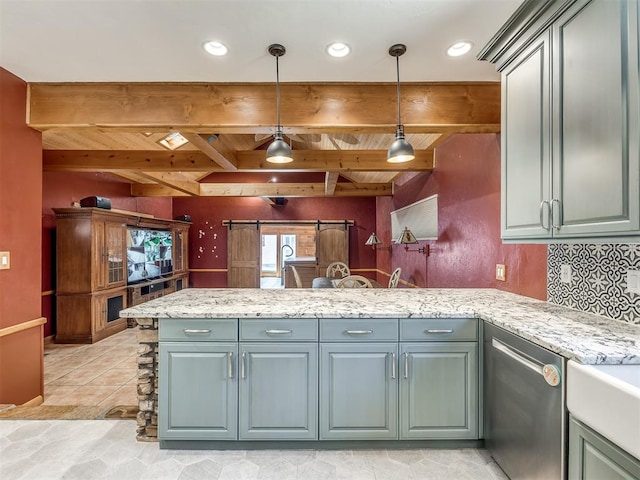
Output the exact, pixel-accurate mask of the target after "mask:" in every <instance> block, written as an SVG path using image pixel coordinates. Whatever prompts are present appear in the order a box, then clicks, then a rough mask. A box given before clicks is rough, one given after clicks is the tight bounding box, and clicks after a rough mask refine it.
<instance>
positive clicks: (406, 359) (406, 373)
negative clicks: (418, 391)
mask: <svg viewBox="0 0 640 480" xmlns="http://www.w3.org/2000/svg"><path fill="white" fill-rule="evenodd" d="M403 355H404V378H409V354H408V353H407V352H405V353H403Z"/></svg>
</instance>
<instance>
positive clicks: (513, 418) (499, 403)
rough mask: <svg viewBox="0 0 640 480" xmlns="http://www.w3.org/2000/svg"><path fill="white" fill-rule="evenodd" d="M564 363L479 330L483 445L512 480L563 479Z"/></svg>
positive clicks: (489, 329) (490, 329) (512, 338)
mask: <svg viewBox="0 0 640 480" xmlns="http://www.w3.org/2000/svg"><path fill="white" fill-rule="evenodd" d="M565 366H566V361H565V359H564V358H563V357H561V356H559V355H556V354H554V353H552V352H550V351H548V350H545V349H544V348H542V347H539V346H537V345H534V344H533V343H531V342H529V341H527V340H524V339H522V338H520V337H518V336H516V335H513V334H511V333H509V332H507V331H505V330H503V329H501V328H499V327H496V326H494V325H491V324H488V323H485V325H484V397H485V398H484V402H485V403H484V405H485V430H484V432H485V446H486V448H487V450H489V452H490V453H491V456H492V457H493V458H494V460H495V461H496V462H497V463H498V465H500V467H501V468H502V470H503V471H504V472H505V473H506V474H507V475H508V476H509V478H510V479H511V480H556V479H557V480H564V479H566V478H567V473H566V465H565V462H566V460H565V455H566V441H567V440H566V428H567V415H566V410H565V384H564V373H565Z"/></svg>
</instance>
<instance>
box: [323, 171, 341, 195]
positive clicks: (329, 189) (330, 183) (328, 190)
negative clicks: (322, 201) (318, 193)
mask: <svg viewBox="0 0 640 480" xmlns="http://www.w3.org/2000/svg"><path fill="white" fill-rule="evenodd" d="M339 176H340V173H338V172H327V173H326V174H325V176H324V194H325V195H327V196H329V197H330V196H331V195H333V194H334V193H335V191H336V185H337V183H338V177H339Z"/></svg>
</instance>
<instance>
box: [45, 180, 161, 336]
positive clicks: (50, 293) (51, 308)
mask: <svg viewBox="0 0 640 480" xmlns="http://www.w3.org/2000/svg"><path fill="white" fill-rule="evenodd" d="M42 182H43V185H42V292H43V295H42V315H43V316H45V317H47V319H48V320H49V321H48V322H47V324H46V325H45V329H44V335H45V337H48V336H51V335H54V334H55V332H56V328H55V327H56V312H55V294H54V292H55V281H56V269H55V262H56V257H55V237H56V231H55V226H56V217H55V214H54V213H53V210H52V208H58V207H71V206H72V205H73V203H74V202H79V201H80V200H81V199H82V198H85V197H90V196H99V197H105V198H108V199H109V200H110V201H111V208H116V209H119V210H128V211H131V212H139V213H146V214H150V215H154V216H155V217H157V218H173V217H172V212H173V208H172V200H171V198H170V197H132V196H131V184H130V183H129V182H128V181H127V180H124V179H121V178H118V177H116V176H115V175H112V174H110V173H67V172H44V174H43V181H42Z"/></svg>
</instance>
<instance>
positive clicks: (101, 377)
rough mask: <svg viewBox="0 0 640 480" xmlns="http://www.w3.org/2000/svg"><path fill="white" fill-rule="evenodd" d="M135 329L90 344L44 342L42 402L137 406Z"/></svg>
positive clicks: (51, 403)
mask: <svg viewBox="0 0 640 480" xmlns="http://www.w3.org/2000/svg"><path fill="white" fill-rule="evenodd" d="M136 332H137V328H127V329H126V330H125V331H123V332H119V333H116V334H115V335H112V336H110V337H108V338H105V339H103V340H100V341H99V342H96V343H94V344H91V345H71V344H56V343H48V344H45V348H44V403H43V405H79V406H104V407H109V406H116V405H137V404H138V397H137V391H136V380H137V363H136V359H137V350H138V343H137V339H136Z"/></svg>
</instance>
